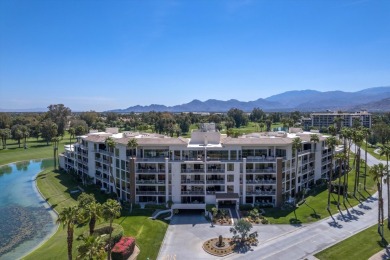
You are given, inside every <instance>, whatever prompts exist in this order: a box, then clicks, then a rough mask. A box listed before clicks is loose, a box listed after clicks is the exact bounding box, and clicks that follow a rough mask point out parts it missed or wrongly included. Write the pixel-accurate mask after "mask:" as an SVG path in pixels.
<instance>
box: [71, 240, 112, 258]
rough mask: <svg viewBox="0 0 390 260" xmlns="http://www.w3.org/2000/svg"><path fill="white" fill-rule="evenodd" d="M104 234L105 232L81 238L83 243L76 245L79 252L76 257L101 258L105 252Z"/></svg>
mask: <svg viewBox="0 0 390 260" xmlns="http://www.w3.org/2000/svg"><path fill="white" fill-rule="evenodd" d="M104 236H106V234H104V235H101V236H98V237H95V236H89V237H87V238H83V244H81V245H79V246H78V247H77V251H78V252H79V254H78V255H77V259H89V260H92V259H103V258H104V254H105V251H104V246H105V242H104V239H103V238H104Z"/></svg>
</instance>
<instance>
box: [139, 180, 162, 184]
mask: <svg viewBox="0 0 390 260" xmlns="http://www.w3.org/2000/svg"><path fill="white" fill-rule="evenodd" d="M135 182H136V184H165V181H164V180H136V181H135Z"/></svg>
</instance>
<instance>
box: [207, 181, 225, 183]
mask: <svg viewBox="0 0 390 260" xmlns="http://www.w3.org/2000/svg"><path fill="white" fill-rule="evenodd" d="M207 184H225V180H207Z"/></svg>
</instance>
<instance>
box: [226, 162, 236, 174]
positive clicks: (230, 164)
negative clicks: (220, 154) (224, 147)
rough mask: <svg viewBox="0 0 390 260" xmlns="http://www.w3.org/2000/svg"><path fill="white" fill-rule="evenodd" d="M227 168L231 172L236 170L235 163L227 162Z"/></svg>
mask: <svg viewBox="0 0 390 260" xmlns="http://www.w3.org/2000/svg"><path fill="white" fill-rule="evenodd" d="M227 170H228V171H230V172H232V171H234V163H228V164H227Z"/></svg>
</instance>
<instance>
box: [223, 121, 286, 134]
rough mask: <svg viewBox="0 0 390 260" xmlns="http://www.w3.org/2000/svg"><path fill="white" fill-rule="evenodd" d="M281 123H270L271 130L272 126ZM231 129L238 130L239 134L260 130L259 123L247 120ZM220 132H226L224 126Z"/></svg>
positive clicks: (279, 125) (280, 125) (274, 126)
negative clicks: (242, 124)
mask: <svg viewBox="0 0 390 260" xmlns="http://www.w3.org/2000/svg"><path fill="white" fill-rule="evenodd" d="M282 126H283V125H282V124H281V123H274V124H272V125H271V131H272V129H273V128H276V127H282ZM232 130H233V131H235V132H238V133H239V134H240V135H242V134H250V133H256V132H257V133H258V132H260V131H261V129H260V127H259V124H258V123H254V122H249V123H248V125H246V126H241V127H240V128H232ZM266 130H267V128H266V126H265V127H264V128H263V131H266ZM221 133H223V134H226V128H224V129H223V130H222V131H221Z"/></svg>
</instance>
